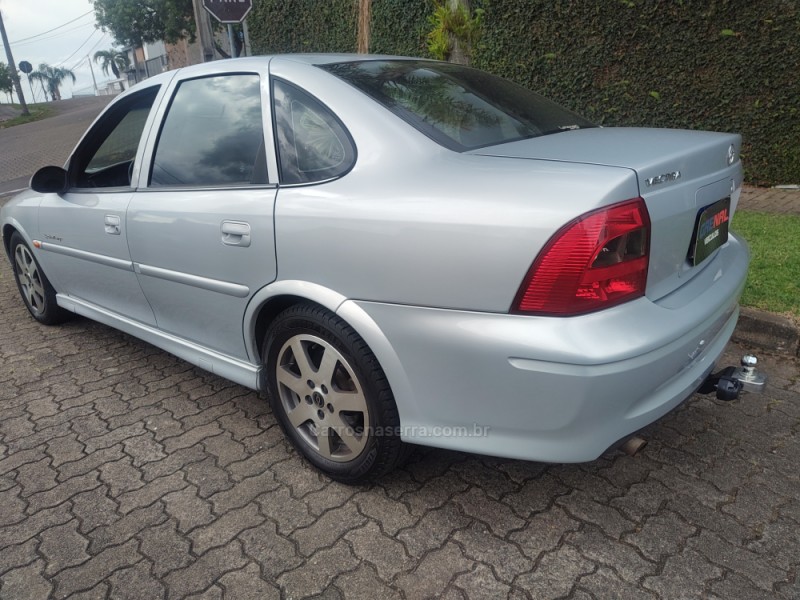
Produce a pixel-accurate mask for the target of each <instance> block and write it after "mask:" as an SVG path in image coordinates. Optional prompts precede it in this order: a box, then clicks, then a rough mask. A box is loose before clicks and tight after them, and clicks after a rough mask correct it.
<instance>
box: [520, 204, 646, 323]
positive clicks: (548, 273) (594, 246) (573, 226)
mask: <svg viewBox="0 0 800 600" xmlns="http://www.w3.org/2000/svg"><path fill="white" fill-rule="evenodd" d="M649 246H650V216H649V215H648V214H647V207H646V206H645V203H644V200H643V199H642V198H634V199H632V200H626V201H625V202H620V203H619V204H614V205H612V206H607V207H605V208H602V209H599V210H595V211H592V212H589V213H586V214H585V215H582V216H581V217H578V218H577V219H575V220H574V221H572V222H571V223H568V224H567V225H565V226H564V227H562V228H561V229H560V230H559V231H558V232H557V233H556V234H555V235H554V236H553V237H552V238H551V239H550V241H549V242H548V243H547V244H546V245H545V247H544V248H543V249H542V251H541V252H540V253H539V256H537V257H536V260H535V261H533V264H532V265H531V268H530V269H529V270H528V274H527V276H526V277H525V279H524V281H523V282H522V285H521V286H520V289H519V292H517V297H516V298H515V299H514V304H513V305H512V307H511V311H512V312H516V313H527V314H541V315H552V316H569V315H577V314H581V313H587V312H592V311H596V310H601V309H604V308H608V307H609V306H614V305H616V304H620V303H621V302H627V301H628V300H633V299H634V298H638V297H640V296H643V295H644V289H645V284H646V282H647V267H648V262H649V253H650V248H649Z"/></svg>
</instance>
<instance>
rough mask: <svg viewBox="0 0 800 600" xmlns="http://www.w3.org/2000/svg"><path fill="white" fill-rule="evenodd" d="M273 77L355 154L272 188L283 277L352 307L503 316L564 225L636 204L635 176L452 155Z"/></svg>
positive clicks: (358, 109)
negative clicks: (320, 106) (316, 102)
mask: <svg viewBox="0 0 800 600" xmlns="http://www.w3.org/2000/svg"><path fill="white" fill-rule="evenodd" d="M270 70H271V74H273V75H277V76H280V77H282V78H284V79H287V80H288V81H291V82H293V83H295V84H296V85H299V86H300V87H302V88H304V89H306V90H307V91H308V92H310V93H311V94H313V95H315V96H316V97H318V98H320V99H321V100H322V101H323V102H324V103H325V104H326V105H327V106H328V107H329V108H330V109H331V110H333V112H334V113H336V114H337V115H338V116H339V118H340V119H341V120H342V121H343V123H344V124H345V126H346V127H347V128H348V130H349V131H350V133H351V135H352V137H353V139H354V141H355V144H356V146H357V152H358V158H357V161H356V164H355V167H354V168H353V170H352V171H350V172H349V173H348V174H347V175H345V176H344V177H342V178H340V179H338V180H335V181H330V182H327V183H321V184H317V185H305V186H295V187H281V188H280V189H279V191H278V197H277V201H276V208H275V226H276V247H277V255H278V278H279V279H286V280H305V281H310V282H313V283H317V284H319V285H322V286H325V287H327V288H330V289H332V290H335V291H336V292H338V293H340V294H342V295H343V296H344V297H346V298H351V299H359V300H372V301H378V302H393V303H400V304H412V305H418V306H435V307H445V308H459V309H467V310H479V311H492V312H506V311H508V309H509V307H510V305H511V303H512V301H513V298H514V295H515V294H516V292H517V289H518V287H519V285H520V283H521V282H522V280H523V278H524V276H525V274H526V273H527V270H528V268H529V267H530V265H531V263H532V262H533V260H534V258H535V257H536V255H537V253H538V252H539V250H540V249H541V248H542V246H543V245H544V244H545V242H546V241H547V240H548V239H549V238H550V236H551V235H552V234H553V233H554V232H555V231H556V230H557V229H558V228H559V227H561V226H562V225H564V224H565V223H567V222H569V221H570V220H572V219H573V218H575V217H577V216H578V215H580V214H582V213H584V212H586V211H589V210H592V209H594V208H597V207H599V206H603V205H606V204H610V203H613V202H618V201H622V200H626V199H628V198H632V197H635V196H637V195H638V186H637V184H636V176H635V173H634V172H633V171H632V170H630V169H625V168H618V167H607V166H596V165H574V164H567V163H561V162H553V161H536V160H520V159H514V158H497V157H491V156H471V155H467V154H459V153H456V152H452V151H449V150H446V149H444V148H442V147H440V146H439V145H437V144H436V143H434V142H433V141H431V140H430V139H428V138H427V137H425V136H424V135H422V134H421V133H419V132H418V131H416V130H415V129H413V128H412V127H411V126H410V125H408V124H406V123H405V122H404V121H402V120H401V119H400V118H398V117H396V116H395V115H393V114H392V113H391V112H389V111H388V110H387V109H385V108H384V107H382V106H380V105H378V104H377V103H375V102H374V101H373V100H371V99H369V98H368V97H367V96H365V95H364V94H362V93H361V92H359V91H357V90H355V89H354V88H352V87H351V86H349V85H348V84H346V83H344V82H342V81H340V80H338V79H336V78H335V77H333V76H331V75H328V74H327V73H325V72H323V71H321V70H319V69H315V68H313V67H312V68H309V67H307V66H300V65H293V64H292V63H290V62H285V61H284V62H281V61H280V60H278V59H275V60H273V62H272V63H271V65H270Z"/></svg>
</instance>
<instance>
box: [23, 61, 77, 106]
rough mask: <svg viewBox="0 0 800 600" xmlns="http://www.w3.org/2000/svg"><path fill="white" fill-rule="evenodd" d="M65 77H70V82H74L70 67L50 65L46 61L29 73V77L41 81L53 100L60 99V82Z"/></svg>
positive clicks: (73, 74) (62, 81)
mask: <svg viewBox="0 0 800 600" xmlns="http://www.w3.org/2000/svg"><path fill="white" fill-rule="evenodd" d="M67 77H71V78H72V83H75V73H73V72H72V70H70V69H66V68H64V67H51V66H50V65H48V64H47V63H42V64H40V65H39V68H37V69H36V70H35V71H34V72H33V73H31V74H30V78H31V79H36V80H38V81H40V82H41V84H42V88H44V87H45V86H46V87H47V91H48V92H50V97H51V98H52V99H53V100H54V101H55V100H61V84H62V83H64V80H65V79H67Z"/></svg>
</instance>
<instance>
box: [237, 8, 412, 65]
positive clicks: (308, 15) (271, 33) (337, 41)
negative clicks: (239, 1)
mask: <svg viewBox="0 0 800 600" xmlns="http://www.w3.org/2000/svg"><path fill="white" fill-rule="evenodd" d="M415 1H416V0H415ZM357 7H358V1H357V0H322V1H320V0H255V1H254V2H253V10H252V12H251V13H250V15H249V16H248V17H247V29H248V33H249V35H250V44H251V46H252V47H253V53H254V54H277V53H281V52H355V51H356V35H357V23H358V15H357V13H356V9H357Z"/></svg>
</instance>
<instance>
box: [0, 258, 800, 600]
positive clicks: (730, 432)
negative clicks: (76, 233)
mask: <svg viewBox="0 0 800 600" xmlns="http://www.w3.org/2000/svg"><path fill="white" fill-rule="evenodd" d="M0 331H2V338H1V339H2V342H1V343H0V582H1V583H2V587H0V597H2V598H12V599H23V598H35V599H42V598H46V597H48V596H50V597H55V598H65V597H71V598H106V597H112V598H129V597H130V598H144V599H151V598H162V597H167V598H183V597H188V596H191V597H195V598H219V597H221V596H223V595H226V596H227V597H230V598H236V599H240V598H278V597H281V596H282V597H284V598H302V597H307V596H314V595H318V594H321V595H322V597H325V598H341V597H346V598H367V599H377V598H399V597H405V598H410V599H417V598H424V597H431V596H433V597H446V598H454V599H455V598H465V597H469V598H505V597H507V596H508V597H513V598H557V597H569V598H575V599H582V600H585V599H588V598H596V599H606V598H637V599H640V598H662V599H676V598H701V597H703V598H721V599H725V600H729V599H736V598H741V599H746V600H757V599H758V598H786V599H790V598H798V597H800V579H798V563H799V562H800V535H798V527H799V526H800V501H798V497H800V482H799V481H798V462H799V461H800V442H799V441H798V435H797V434H798V428H799V426H800V382H799V381H800V380H799V379H798V375H799V374H800V369H798V365H797V364H796V363H795V362H793V361H791V360H788V359H780V360H776V359H768V358H767V359H766V360H764V361H763V362H764V363H765V364H766V367H767V369H768V371H769V372H770V374H771V376H772V379H771V386H770V389H769V393H768V394H766V395H764V396H748V397H746V398H745V399H744V400H742V401H739V402H735V403H732V404H727V405H726V404H723V403H719V402H717V401H712V400H709V399H707V398H706V397H696V398H694V399H693V400H692V401H690V402H689V403H688V404H687V405H685V406H684V407H683V408H682V409H681V410H679V411H677V412H675V413H674V414H673V415H671V416H670V417H668V418H667V419H665V420H664V421H662V422H661V423H659V424H657V425H655V426H652V427H651V428H649V430H648V431H647V433H646V435H647V437H648V438H649V439H650V444H649V445H648V446H647V448H646V449H645V450H644V451H643V453H641V454H640V455H638V456H636V457H633V458H631V457H628V456H625V455H622V454H619V453H614V454H611V455H609V456H607V457H605V458H603V459H601V460H599V461H596V462H594V463H591V464H587V465H582V466H545V465H541V464H534V463H526V462H519V461H509V460H497V459H492V458H485V457H476V456H470V455H465V454H459V453H452V452H443V451H438V450H420V451H419V452H416V453H415V455H414V456H413V458H412V462H411V463H410V464H409V465H408V467H407V468H405V469H404V470H401V471H399V472H397V473H395V474H394V475H392V476H389V477H387V478H385V479H384V480H383V481H381V482H380V483H379V484H376V485H372V486H369V487H360V488H351V487H346V486H343V485H339V484H336V483H331V482H330V481H328V480H326V479H325V478H323V477H320V476H318V475H317V474H316V473H315V472H313V471H312V470H311V469H310V468H308V467H307V466H306V465H305V464H304V463H303V462H302V461H301V460H300V458H298V456H297V454H296V453H294V452H293V451H292V450H291V449H290V448H289V447H288V446H287V444H286V443H285V442H284V440H283V436H282V435H281V433H280V431H279V430H278V426H277V425H276V424H275V421H274V419H273V417H272V415H271V414H270V412H269V410H268V408H267V406H266V404H265V402H264V401H263V400H262V399H261V398H259V397H258V396H257V395H256V394H254V393H252V392H250V391H248V390H246V389H244V388H242V387H238V386H236V385H233V384H231V383H229V382H227V381H224V380H222V379H219V378H217V377H215V376H213V375H210V374H208V373H205V372H203V371H200V370H198V369H195V368H192V367H191V366H189V365H188V364H186V363H184V362H182V361H180V360H178V359H176V358H173V357H172V356H170V355H168V354H165V353H164V352H161V351H159V350H156V349H155V348H153V347H151V346H148V345H147V344H144V343H142V342H139V341H137V340H135V339H133V338H130V337H128V336H126V335H124V334H122V333H118V332H116V331H114V330H111V329H108V328H106V327H104V326H102V325H98V324H95V323H92V322H90V321H86V320H82V319H79V320H76V321H74V322H72V323H70V324H68V325H66V326H63V327H61V328H44V327H41V326H39V325H37V324H35V323H34V321H33V320H32V319H30V318H29V317H28V316H27V313H25V311H24V309H23V307H22V303H21V302H20V301H19V300H18V298H17V292H16V289H15V287H14V282H13V279H12V275H11V271H10V269H9V266H8V264H7V262H6V261H5V260H3V262H2V266H1V267H0ZM736 353H738V350H737V351H736ZM729 358H731V359H734V360H735V358H736V355H735V354H733V355H731V356H730V357H729ZM497 401H498V402H502V399H497ZM193 594H196V595H194V596H192V595H193Z"/></svg>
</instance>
